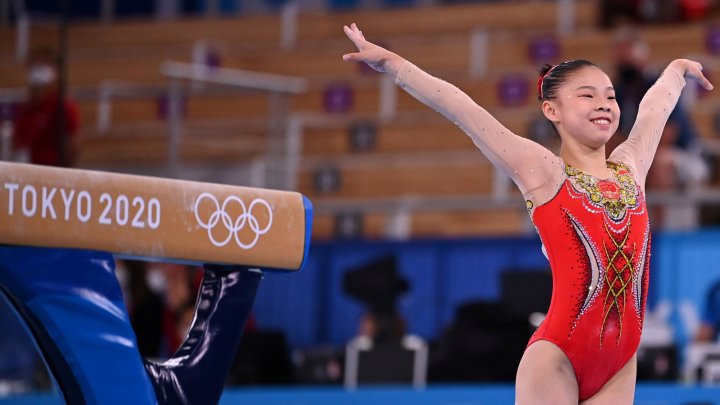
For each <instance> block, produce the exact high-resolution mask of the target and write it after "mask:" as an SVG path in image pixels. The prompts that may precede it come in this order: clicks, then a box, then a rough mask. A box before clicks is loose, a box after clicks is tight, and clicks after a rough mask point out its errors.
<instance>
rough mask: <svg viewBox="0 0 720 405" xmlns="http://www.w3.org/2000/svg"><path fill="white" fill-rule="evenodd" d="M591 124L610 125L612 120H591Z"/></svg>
mask: <svg viewBox="0 0 720 405" xmlns="http://www.w3.org/2000/svg"><path fill="white" fill-rule="evenodd" d="M590 122H592V123H595V124H600V125H610V120H609V119H607V118H596V119H594V120H590Z"/></svg>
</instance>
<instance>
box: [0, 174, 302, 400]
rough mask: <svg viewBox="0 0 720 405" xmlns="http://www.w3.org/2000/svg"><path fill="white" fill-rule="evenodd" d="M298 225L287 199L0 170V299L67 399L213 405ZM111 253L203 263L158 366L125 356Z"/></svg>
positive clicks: (128, 352) (114, 177) (108, 177)
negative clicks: (185, 323) (171, 348)
mask: <svg viewBox="0 0 720 405" xmlns="http://www.w3.org/2000/svg"><path fill="white" fill-rule="evenodd" d="M311 223H312V206H311V204H310V201H309V200H308V199H307V198H305V197H304V196H303V195H301V194H299V193H294V192H285V191H276V190H266V189H258V188H248V187H237V186H226V185H220V184H210V183H200V182H191V181H181V180H170V179H161V178H153V177H143V176H131V175H123V174H113V173H104V172H98V171H86V170H76V169H63V168H53V167H44V166H34V165H28V164H18V163H7V162H0V295H2V296H4V297H5V298H6V299H7V301H8V302H9V303H10V304H11V306H12V307H13V309H14V310H15V311H16V313H17V314H18V315H19V317H20V318H21V320H22V321H23V323H24V325H25V326H26V327H27V329H28V330H29V331H30V332H31V334H32V338H33V340H34V341H35V343H36V344H37V346H38V348H39V349H40V352H41V355H42V358H43V360H44V361H45V363H46V365H47V366H48V368H49V369H50V371H51V373H52V374H53V376H54V377H55V380H56V381H57V384H58V387H59V388H60V392H61V394H62V396H63V398H64V399H65V401H66V402H67V403H71V404H79V405H84V404H99V403H102V404H110V405H115V404H117V405H121V404H129V403H132V404H136V403H138V404H139V403H142V404H188V405H191V404H213V403H217V402H218V401H219V400H220V396H221V394H222V391H223V387H224V383H225V381H226V379H227V375H228V372H229V370H230V368H231V366H232V362H233V359H234V354H235V352H236V350H237V346H238V344H239V342H240V339H241V337H242V330H243V327H244V325H245V321H246V319H247V317H248V314H249V313H250V310H251V308H252V304H253V301H254V298H255V294H256V292H257V289H258V286H259V284H260V281H261V280H262V276H263V270H285V271H297V270H299V269H301V268H302V265H303V263H304V261H305V260H306V259H307V255H308V249H309V244H310V231H311ZM116 256H121V257H132V258H148V259H154V260H157V261H179V262H190V263H197V264H202V265H203V268H204V277H203V282H202V285H201V287H200V291H199V293H198V297H197V303H196V307H195V316H194V318H193V323H192V325H191V326H190V329H189V331H188V333H187V336H186V338H185V341H184V342H183V343H182V345H181V347H180V348H179V349H178V350H177V352H176V353H175V354H174V355H173V356H172V357H171V358H170V359H168V360H167V361H165V362H162V363H158V362H155V361H152V360H148V359H143V358H142V357H141V356H140V354H139V352H138V350H137V342H136V339H135V335H134V332H133V330H132V328H131V326H130V319H129V318H130V317H129V314H128V312H127V308H125V304H124V299H123V295H122V291H121V289H120V286H119V284H118V280H117V278H116V277H115V273H114V271H115V257H116ZM0 298H2V297H0Z"/></svg>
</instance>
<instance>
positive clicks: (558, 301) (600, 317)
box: [343, 24, 713, 405]
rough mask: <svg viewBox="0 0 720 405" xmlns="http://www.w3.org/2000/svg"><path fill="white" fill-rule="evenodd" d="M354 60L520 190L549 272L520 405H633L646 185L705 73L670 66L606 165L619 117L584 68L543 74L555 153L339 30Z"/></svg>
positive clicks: (598, 77) (608, 90)
mask: <svg viewBox="0 0 720 405" xmlns="http://www.w3.org/2000/svg"><path fill="white" fill-rule="evenodd" d="M344 30H345V34H346V35H347V36H348V37H349V38H350V40H352V42H353V43H354V44H355V46H356V47H357V49H358V52H355V53H349V54H346V55H344V56H343V59H344V60H345V61H348V62H365V63H367V64H368V65H370V66H371V67H372V68H374V69H375V70H377V71H380V72H385V73H387V74H389V75H391V76H392V77H394V78H395V81H396V83H397V84H398V85H399V86H400V87H402V88H403V89H405V90H406V91H407V92H408V93H410V94H411V95H412V96H414V97H415V98H417V99H418V100H419V101H421V102H422V103H424V104H426V105H428V106H430V107H432V108H433V109H435V110H437V111H438V112H440V113H441V114H443V115H444V116H445V117H447V118H448V119H450V120H451V121H453V122H455V123H456V125H458V126H459V127H460V128H461V129H462V130H463V131H464V132H465V133H467V135H468V136H469V137H470V138H471V139H472V140H473V142H474V143H475V145H477V147H478V148H479V149H480V150H481V151H482V153H483V154H484V155H485V156H487V157H488V159H490V161H491V162H492V163H493V164H494V165H496V166H497V167H499V168H500V169H501V170H503V171H504V172H505V173H507V174H508V175H509V176H510V177H512V179H513V181H514V182H515V184H517V186H518V187H519V188H520V191H521V192H522V194H523V196H524V198H525V200H526V204H527V209H528V211H529V213H530V217H531V219H532V221H533V223H534V224H535V227H536V228H537V231H538V233H539V235H540V239H541V240H542V243H543V246H544V248H545V251H546V255H547V257H548V260H549V261H550V266H551V268H552V273H553V294H552V299H551V302H550V308H549V310H548V313H547V316H546V318H545V320H544V321H543V323H542V324H541V325H540V327H539V328H538V330H537V331H536V332H535V334H534V335H533V336H532V338H531V339H530V342H529V344H528V346H527V348H526V350H525V353H524V355H523V357H522V360H521V361H520V365H519V367H518V371H517V377H516V385H515V393H516V404H519V405H524V404H534V405H537V404H552V405H562V404H578V403H580V404H583V405H591V404H603V405H605V404H613V405H621V404H632V402H633V397H634V393H635V375H636V368H637V365H636V356H635V353H636V351H637V348H638V344H639V341H640V334H641V330H642V323H643V316H644V312H645V298H646V295H647V286H648V265H649V262H650V257H649V255H650V228H649V223H648V215H647V210H646V206H645V193H644V185H645V177H646V175H647V173H648V169H649V168H650V164H651V163H652V159H653V155H654V153H655V150H656V148H657V145H658V142H659V140H660V135H661V133H662V129H663V127H664V126H665V122H666V121H667V118H668V115H669V114H670V112H671V111H672V110H673V108H674V107H675V104H676V102H677V100H678V97H679V96H680V92H681V90H682V88H683V87H684V86H685V79H684V78H685V76H694V77H696V78H697V79H698V81H699V83H700V84H701V85H702V86H703V87H704V88H706V89H708V90H711V89H712V87H713V86H712V85H711V84H710V82H709V81H708V80H707V79H706V78H705V76H703V74H702V66H701V65H700V64H699V63H697V62H693V61H690V60H687V59H678V60H674V61H672V62H671V63H670V64H669V65H668V66H667V68H666V69H665V71H664V72H663V74H662V76H661V77H660V78H659V79H658V80H657V82H656V83H655V85H654V86H653V87H652V88H651V89H650V90H648V92H647V94H646V95H645V97H644V98H643V100H642V102H641V103H640V107H639V113H638V116H637V120H636V123H635V126H634V127H633V129H632V131H631V133H630V135H629V137H628V139H627V141H625V142H624V143H622V144H621V145H619V146H618V147H617V148H616V149H615V150H614V151H613V152H612V154H611V155H610V157H609V159H607V160H606V158H605V156H606V155H605V143H606V142H607V141H608V139H610V137H611V136H612V135H613V134H614V133H615V131H616V130H617V128H618V122H619V118H620V110H619V108H618V104H617V102H616V101H615V94H614V90H613V86H612V83H611V82H610V78H609V77H608V76H607V75H606V74H605V73H604V72H603V71H602V70H601V69H600V68H598V67H597V66H595V65H593V64H592V63H590V62H588V61H585V60H573V61H568V62H563V63H560V64H559V65H556V66H552V67H550V66H546V67H545V68H544V69H543V71H542V72H541V75H540V77H539V79H538V98H539V99H540V100H541V102H542V105H541V108H542V112H543V114H544V115H545V117H547V119H548V120H550V121H551V122H552V123H553V125H554V126H555V128H556V129H557V132H558V133H559V135H560V139H561V141H562V147H561V149H560V156H556V155H554V154H553V153H551V152H550V151H549V150H547V149H545V148H544V147H542V146H540V145H539V144H537V143H534V142H532V141H530V140H528V139H526V138H522V137H520V136H517V135H515V134H513V133H512V132H511V131H510V130H508V129H507V128H505V127H503V126H502V125H501V124H500V123H499V122H498V121H497V120H495V118H493V117H492V116H491V115H490V114H489V113H488V112H487V111H485V110H484V109H483V108H482V107H480V106H478V105H477V104H475V103H474V102H473V101H472V100H471V99H470V97H468V96H467V95H466V94H464V93H463V92H462V91H460V90H459V89H458V88H457V87H455V86H453V85H451V84H449V83H447V82H444V81H442V80H440V79H437V78H435V77H433V76H431V75H429V74H427V73H425V72H424V71H422V70H420V69H419V68H418V67H416V66H414V65H413V64H412V63H410V62H409V61H406V60H405V59H403V58H402V57H400V56H399V55H397V54H395V53H392V52H390V51H388V50H386V49H383V48H382V47H379V46H377V45H375V44H373V43H371V42H368V41H367V40H365V38H364V37H363V34H362V32H361V31H360V30H359V29H358V27H357V26H356V25H355V24H352V25H351V26H350V27H347V26H346V27H344Z"/></svg>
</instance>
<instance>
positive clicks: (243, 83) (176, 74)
mask: <svg viewBox="0 0 720 405" xmlns="http://www.w3.org/2000/svg"><path fill="white" fill-rule="evenodd" d="M160 71H161V72H162V74H163V75H164V76H166V77H169V78H172V79H186V80H193V81H202V82H206V83H213V84H220V85H225V86H232V87H240V88H244V89H252V90H261V91H269V92H277V93H286V94H301V93H303V92H304V91H305V89H306V88H307V80H305V79H303V78H298V77H290V76H283V75H276V74H271V73H259V72H251V71H248V70H240V69H230V68H223V67H211V66H207V65H203V64H192V63H184V62H173V61H166V62H163V64H162V65H161V66H160Z"/></svg>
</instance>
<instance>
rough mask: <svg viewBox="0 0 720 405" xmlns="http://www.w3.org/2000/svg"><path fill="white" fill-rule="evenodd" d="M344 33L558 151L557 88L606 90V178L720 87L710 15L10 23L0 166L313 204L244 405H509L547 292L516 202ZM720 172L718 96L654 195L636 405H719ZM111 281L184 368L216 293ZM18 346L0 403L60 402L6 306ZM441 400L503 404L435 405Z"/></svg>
mask: <svg viewBox="0 0 720 405" xmlns="http://www.w3.org/2000/svg"><path fill="white" fill-rule="evenodd" d="M352 22H356V23H358V25H359V26H360V28H361V29H362V30H363V32H364V33H365V36H366V37H367V39H368V40H370V41H372V42H375V43H378V44H380V45H382V46H384V47H387V48H388V49H390V50H392V51H394V52H397V53H399V54H400V55H402V56H404V57H405V58H407V59H409V60H411V61H413V62H414V63H415V64H417V65H418V66H420V67H422V68H424V69H425V70H427V71H428V72H430V73H432V74H434V75H436V76H439V77H442V78H444V79H446V80H448V81H449V82H452V83H454V84H456V85H458V86H459V87H460V88H461V89H462V90H464V91H465V92H467V93H468V94H469V95H470V96H471V97H472V98H473V99H474V100H476V101H477V102H478V103H479V104H481V105H482V106H484V107H486V108H487V109H488V110H489V111H490V112H491V113H492V114H493V115H494V116H496V117H497V118H498V119H499V120H500V121H501V122H502V123H504V124H505V125H506V126H507V127H508V128H510V129H511V130H512V131H513V132H515V133H517V134H520V135H522V136H526V137H528V138H531V139H534V140H536V141H537V142H540V143H542V144H543V145H545V146H547V147H548V148H550V149H555V148H557V146H558V139H557V135H556V134H555V133H554V132H553V130H552V128H551V126H550V125H549V124H548V123H547V122H546V121H545V120H544V118H543V117H542V116H541V114H540V110H539V108H538V103H537V101H536V82H537V72H538V69H539V68H540V67H541V66H542V65H543V64H544V63H551V64H552V63H559V62H561V61H564V60H568V59H575V58H583V59H588V60H590V61H592V62H594V63H596V64H597V65H599V66H600V67H602V68H603V69H604V70H605V71H606V72H607V73H608V75H610V76H611V78H612V79H613V82H614V83H615V86H616V90H617V97H618V101H619V103H620V106H621V109H622V114H623V122H622V123H621V127H620V130H619V131H618V134H617V135H616V137H615V138H613V140H612V141H611V143H610V145H609V147H608V153H609V152H611V150H612V148H613V147H614V146H615V145H617V144H618V143H620V142H622V141H623V139H624V138H625V137H626V136H627V133H628V131H629V128H631V126H632V122H633V119H634V116H635V114H636V113H637V105H638V103H639V100H640V98H641V97H642V94H644V92H645V90H646V89H647V88H648V87H649V86H650V85H651V84H652V83H653V82H654V80H655V79H656V78H657V76H658V75H659V73H660V72H661V71H662V69H663V68H664V67H665V66H666V65H667V63H669V62H670V61H671V60H672V59H675V58H680V57H684V58H691V59H695V60H698V61H700V62H701V63H703V65H704V67H705V70H704V72H705V74H706V75H707V76H708V77H709V78H710V80H711V81H714V82H715V84H716V85H717V84H718V83H717V82H720V57H719V56H720V4H718V2H717V1H716V0H629V1H620V0H604V1H603V0H555V1H552V0H544V1H543V0H505V1H503V0H485V1H482V0H475V1H470V0H300V1H285V0H205V1H203V0H195V1H190V0H155V1H139V0H121V1H115V0H104V1H103V0H97V1H93V0H57V1H52V0H0V159H2V160H11V161H20V162H31V163H37V164H46V165H57V166H66V167H76V168H82V169H92V170H103V171H112V172H121V173H132V174H141V175H152V176H162V177H171V178H181V179H188V180H198V181H207V182H220V183H226V184H235V185H243V186H252V187H264V188H274V189H283V190H296V191H299V192H301V193H303V194H305V195H306V196H308V197H309V198H310V199H311V200H312V202H313V204H314V207H315V218H314V224H313V234H312V238H313V242H312V247H311V251H310V256H309V258H308V262H307V266H306V267H305V268H304V270H303V271H301V272H299V273H297V274H277V273H271V272H268V273H267V274H266V276H265V279H264V281H263V283H262V284H261V287H260V290H259V292H258V296H257V298H256V300H255V306H254V309H253V317H252V319H251V321H250V323H249V324H248V325H247V326H246V330H245V337H244V339H243V342H242V345H241V347H240V349H239V350H238V353H237V354H236V362H235V363H236V364H235V366H234V367H233V370H232V372H231V375H230V376H229V378H228V381H227V384H228V392H230V393H232V395H236V397H232V396H231V397H227V396H226V397H225V398H229V399H226V400H227V401H228V402H232V401H234V399H233V398H238V401H243V400H244V401H246V402H251V401H255V402H253V403H260V402H258V401H261V398H263V397H262V395H266V394H267V395H271V394H272V395H281V394H278V393H289V394H287V395H289V396H292V395H295V394H292V393H293V392H294V391H292V389H293V387H308V386H310V387H312V388H313V389H315V390H316V391H315V392H318V393H321V392H326V391H323V390H327V389H330V390H331V391H330V392H332V393H333V395H337V397H332V396H331V397H329V398H331V399H329V400H328V399H327V398H326V397H323V398H324V399H321V398H319V397H318V398H315V397H312V398H315V399H308V400H307V401H306V402H302V403H351V402H350V400H349V399H348V398H347V397H343V396H342V395H343V394H342V392H344V391H343V388H344V389H355V388H357V387H358V386H359V385H370V384H375V385H377V384H381V385H383V384H393V385H395V384H400V386H401V387H411V388H414V389H415V390H410V391H408V392H406V393H405V394H404V395H406V396H405V397H403V398H412V400H413V402H414V403H422V401H430V402H427V403H444V402H442V401H444V399H443V400H441V399H439V398H440V397H443V398H456V399H458V400H461V399H463V398H464V399H465V400H466V401H467V403H511V401H512V381H513V379H514V374H515V369H516V367H517V363H518V361H519V358H520V356H521V355H522V351H523V349H524V348H525V345H526V343H527V340H528V338H529V337H530V335H531V334H532V332H533V330H534V328H535V327H537V325H538V324H539V323H540V322H541V321H542V319H543V317H544V313H545V311H546V309H547V307H548V303H549V297H550V293H551V277H550V273H549V266H548V263H547V260H546V259H545V257H544V256H543V254H542V252H541V250H540V241H539V239H538V237H537V235H536V233H535V231H534V227H533V225H532V223H531V222H530V220H529V217H528V215H527V211H526V209H525V205H524V203H523V198H522V196H521V195H520V194H519V193H518V192H517V190H516V189H515V187H514V185H513V184H512V182H511V181H510V180H509V178H507V177H505V176H504V175H503V174H502V173H500V172H498V171H496V170H494V168H493V167H492V166H491V165H490V163H489V162H488V161H487V159H485V158H484V157H483V156H482V154H480V152H479V151H477V149H476V148H475V146H474V145H473V144H472V142H471V141H470V140H469V139H468V138H467V137H466V136H465V135H464V134H463V133H462V132H461V131H460V130H459V129H457V128H456V127H455V126H454V125H453V124H452V123H450V122H447V121H446V120H445V119H444V118H443V117H442V116H440V115H439V114H437V113H434V112H432V111H431V110H429V109H428V108H427V107H425V106H423V105H421V104H420V103H418V102H417V101H415V100H414V99H412V98H411V97H410V96H409V95H407V94H406V93H404V92H403V91H402V90H400V89H398V88H396V87H395V85H394V83H393V80H392V78H388V77H384V76H382V75H380V74H378V73H375V72H373V71H372V70H370V69H368V68H367V67H366V66H364V65H360V64H349V63H344V62H343V61H342V59H341V56H342V54H344V53H347V52H350V51H353V47H352V43H351V42H350V41H348V40H347V38H346V37H345V36H344V34H343V32H342V26H343V25H345V24H350V23H352ZM719 155H720V93H718V92H717V91H715V92H705V91H704V90H702V89H701V88H700V87H699V86H698V85H697V84H696V83H695V82H694V81H692V80H689V81H688V86H687V87H686V88H685V90H684V93H683V96H682V98H681V100H680V102H679V104H678V107H677V108H676V110H675V111H674V112H673V115H672V116H671V119H670V121H669V123H668V125H667V127H666V130H665V133H664V135H663V141H662V143H661V145H660V147H659V149H658V153H657V155H656V158H655V161H654V163H653V168H652V169H651V173H650V175H649V177H648V184H647V191H648V201H649V204H650V213H651V219H652V221H653V225H654V228H653V230H654V233H653V243H652V266H651V269H652V272H651V274H652V276H651V280H652V281H651V290H650V293H649V299H648V312H647V317H646V323H645V330H644V332H643V338H642V342H641V347H640V350H639V353H638V358H639V369H638V378H639V380H640V383H641V384H640V387H639V388H638V403H643V404H650V403H652V404H690V403H693V404H712V403H720V402H713V401H716V400H717V398H720V390H718V388H717V387H720V385H716V384H720V346H718V344H717V342H718V331H719V330H720V249H718V247H720V228H719V227H718V225H720V164H718V156H719ZM117 274H118V278H119V280H120V282H121V285H122V286H123V289H124V291H125V294H126V301H127V306H128V309H129V311H130V314H131V317H132V324H133V327H134V328H135V331H136V334H137V337H138V345H139V348H140V351H141V353H142V354H143V355H144V356H146V357H148V358H153V359H162V358H167V357H168V356H170V355H171V354H172V353H173V351H174V350H175V349H176V348H177V347H178V345H179V344H180V343H181V341H182V339H183V338H184V335H185V332H186V328H187V325H188V324H189V322H191V321H192V315H193V311H194V300H195V296H196V293H197V288H198V286H199V283H200V280H201V278H202V271H201V269H198V268H195V267H192V266H184V265H176V264H172V265H171V264H164V263H154V262H139V261H131V260H121V259H118V263H117ZM0 324H1V325H2V327H0V403H3V398H4V400H5V401H8V403H12V402H11V401H13V400H15V399H18V398H27V397H28V396H30V398H43V400H47V398H46V397H45V396H42V395H45V394H46V393H48V392H52V391H53V387H52V378H51V377H50V376H49V375H48V372H47V371H46V370H45V368H44V365H43V364H42V360H41V359H40V358H39V356H38V354H37V353H36V351H35V349H34V346H33V344H32V341H31V340H30V339H29V337H28V336H27V334H26V332H25V330H24V329H23V327H22V325H21V324H20V323H19V321H17V319H16V318H15V316H14V314H13V312H12V309H11V308H10V307H9V306H8V305H7V304H6V303H3V302H0ZM447 384H451V385H452V384H463V385H461V386H462V387H468V386H469V387H476V388H477V387H486V389H487V390H486V391H482V394H478V393H477V392H474V393H471V394H467V395H469V396H467V397H464V396H463V395H466V393H459V392H455V391H454V394H455V395H456V396H455V397H453V396H452V394H448V392H446V391H440V394H438V391H432V387H437V386H447ZM643 384H646V385H643ZM278 387H283V388H282V389H280V388H278ZM426 387H429V388H426ZM335 388H338V390H337V391H333V390H334V389H335ZM424 388H425V389H427V391H417V390H418V389H420V390H422V389H424ZM288 390H290V391H288ZM303 392H304V394H303V395H311V394H308V392H310V393H311V392H313V391H312V390H310V391H303ZM373 392H374V394H373V395H375V394H377V395H379V397H377V398H380V399H377V398H376V397H373V398H375V399H373V400H375V401H380V402H382V403H385V402H389V401H390V400H391V399H390V398H395V397H392V395H394V394H396V393H397V392H396V391H392V390H391V391H386V392H385V393H377V392H375V391H373ZM403 392H404V391H403ZM418 392H420V394H418ZM422 392H425V394H424V395H425V396H422V395H423V394H422ZM32 395H41V396H40V397H32ZM228 395H230V394H228ZM243 395H246V396H243ZM252 395H256V396H255V397H252ZM413 395H415V396H413ZM433 395H436V396H438V399H437V402H432V401H435V400H434V399H433V398H435V397H433ZM482 395H486V398H488V399H487V401H489V402H472V400H475V399H477V398H478V396H480V397H482ZM56 396H57V395H56ZM300 397H302V396H300ZM278 398H279V397H278ZM283 398H284V397H283ZM293 398H297V397H293ZM354 398H355V399H354V400H358V398H364V397H354ZM470 398H472V400H471V399H470ZM37 400H38V401H40V399H37ZM277 400H278V401H283V400H285V399H282V398H281V399H277ZM392 400H393V401H394V402H397V398H396V399H392ZM323 401H330V402H323ZM643 401H644V402H643ZM400 402H401V403H402V401H400ZM269 403H270V402H269ZM278 403H281V402H278Z"/></svg>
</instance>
